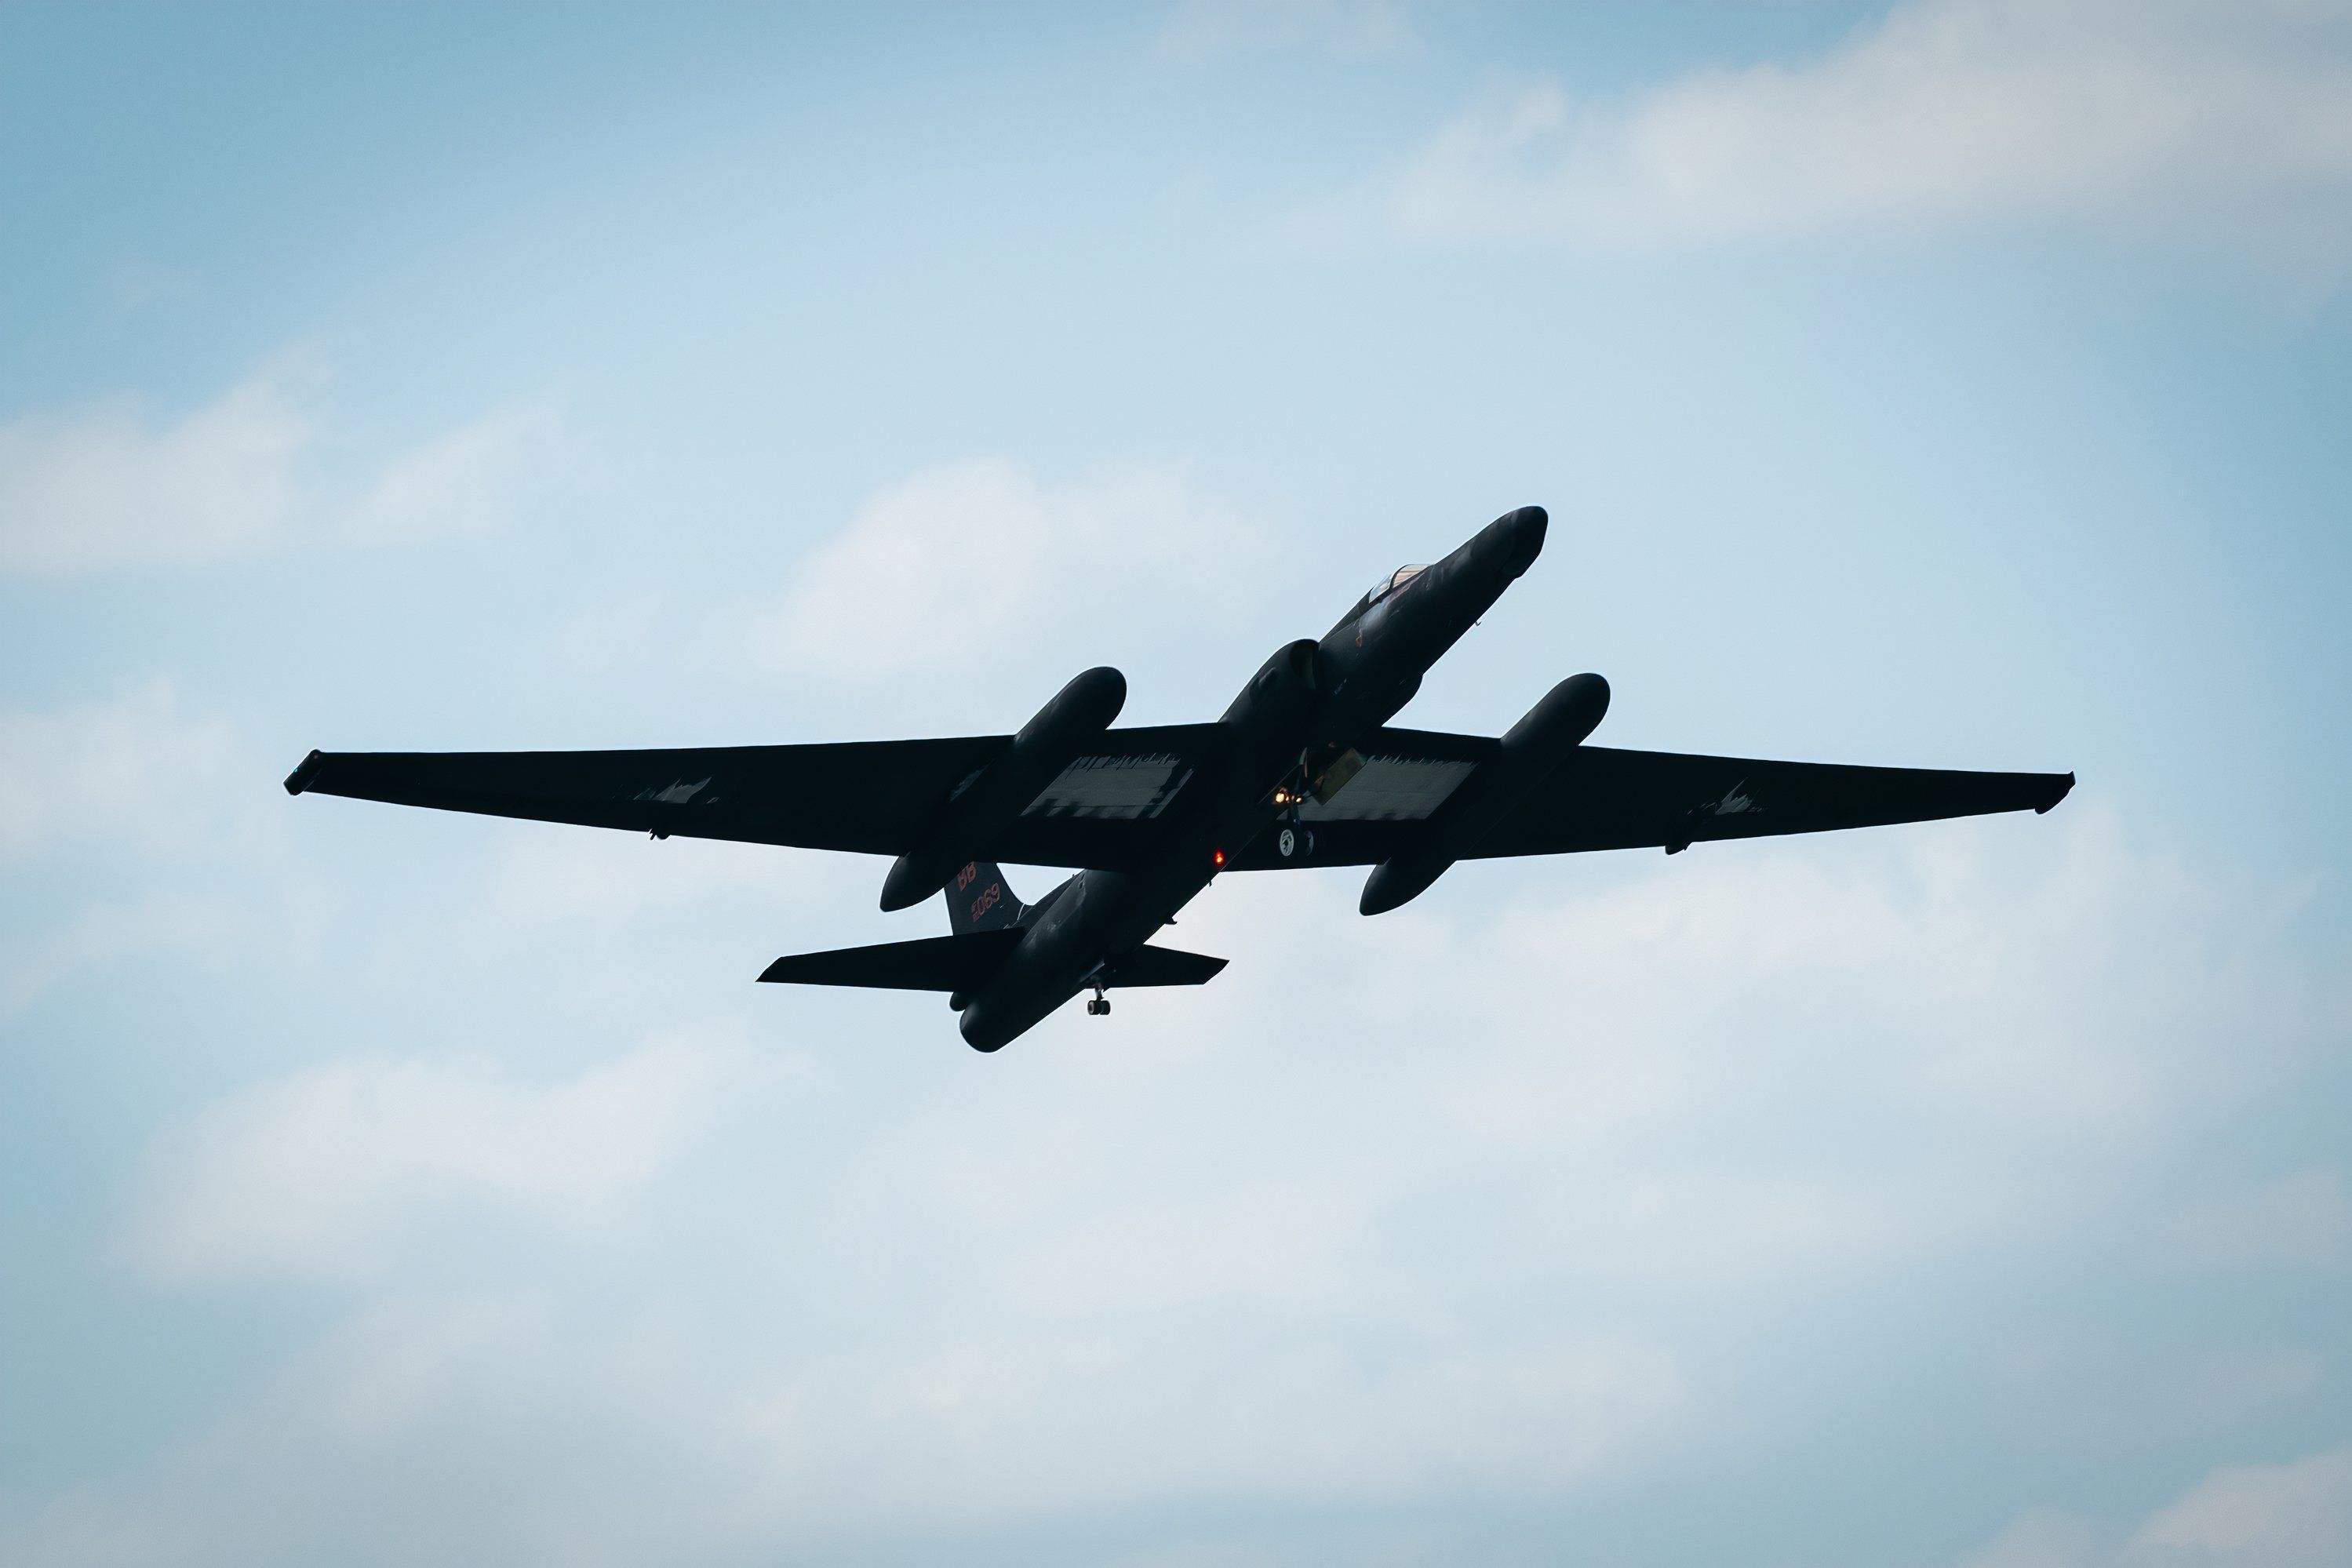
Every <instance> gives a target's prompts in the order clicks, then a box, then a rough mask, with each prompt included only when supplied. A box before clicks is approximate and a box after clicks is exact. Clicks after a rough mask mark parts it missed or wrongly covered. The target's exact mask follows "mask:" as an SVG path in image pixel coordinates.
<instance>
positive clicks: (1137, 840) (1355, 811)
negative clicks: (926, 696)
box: [286, 507, 2074, 1051]
mask: <svg viewBox="0 0 2352 1568" xmlns="http://www.w3.org/2000/svg"><path fill="white" fill-rule="evenodd" d="M1548 521H1549V520H1548V518H1547V517H1546V514H1545V512H1544V509H1543V508H1542V507H1519V508H1518V509H1517V510H1516V511H1512V512H1508V513H1506V514H1505V515H1503V516H1502V517H1497V518H1496V519H1495V521H1493V522H1492V523H1489V524H1488V525H1487V526H1486V528H1482V529H1480V530H1479V531H1478V532H1477V533H1476V534H1475V535H1474V536H1473V537H1472V538H1470V539H1468V540H1467V541H1466V542H1465V543H1464V544H1463V545H1462V546H1461V547H1460V548H1459V549H1455V550H1454V552H1453V553H1452V554H1451V555H1448V556H1446V557H1445V558H1444V559H1442V560H1439V561H1436V562H1434V563H1433V564H1430V565H1425V566H1406V567H1400V568H1399V569H1398V570H1395V571H1393V572H1391V573H1390V574H1389V575H1388V576H1386V577H1383V578H1381V580H1380V581H1379V582H1377V583H1376V584H1374V585H1373V587H1372V589H1371V591H1370V592H1368V593H1366V594H1365V595H1364V596H1363V597H1362V598H1360V599H1359V600H1357V601H1356V602H1355V603H1354V604H1353V605H1352V606H1350V607H1349V611H1348V612H1347V613H1346V614H1345V615H1342V616H1341V617H1340V618H1339V621H1338V622H1337V623H1336V624H1334V625H1333V626H1332V628H1331V630H1330V631H1328V632H1325V633H1324V634H1323V636H1322V637H1321V638H1320V639H1319V640H1318V639H1313V638H1301V639H1300V640H1298V641H1297V642H1294V643H1286V644H1285V645H1284V646H1283V647H1281V648H1279V649H1277V650H1276V652H1275V653H1274V656H1273V657H1271V658H1269V659H1268V660H1266V661H1265V664H1263V665H1262V666H1260V667H1259V669H1258V671H1257V673H1256V674H1254V675H1252V676H1251V677H1250V679H1249V683H1248V684H1247V685H1244V687H1243V688H1242V690H1241V693H1240V695H1237V696H1236V697H1234V701H1233V705H1232V706H1230V707H1228V708H1226V710H1225V712H1224V716H1223V717H1221V718H1219V719H1218V720H1217V721H1216V722H1215V723H1213V724H1178V725H1155V726H1149V727H1137V728H1128V729H1114V728H1112V727H1111V724H1112V721H1113V720H1114V719H1116V718H1117V717H1118V712H1119V709H1120V708H1121V707H1122V706H1124V705H1125V703H1126V700H1127V680H1126V677H1125V676H1123V675H1122V674H1119V672H1118V671H1117V670H1115V669H1111V668H1109V667H1108V666H1104V667H1099V668H1096V669H1091V670H1087V671H1086V672H1085V673H1084V674H1079V675H1078V676H1076V678H1074V679H1073V680H1071V681H1070V683H1069V684H1068V685H1066V686H1064V687H1063V688H1062V689H1061V691H1060V692H1058V693H1056V694H1055V696H1054V697H1053V699H1052V700H1051V701H1049V702H1047V703H1046V704H1045V706H1044V707H1042V708H1039V709H1038V710H1037V712H1036V715H1035V716H1034V717H1032V718H1031V719H1030V720H1029V722H1028V723H1027V724H1025V725H1024V726H1022V727H1021V729H1020V731H1019V732H1018V733H1017V734H1014V735H1010V736H1004V735H984V736H968V737H952V738H944V739H936V740H882V741H851V742H842V743H834V744H825V745H804V746H740V747H698V748H687V749H668V750H648V751H508V752H499V751H488V752H321V751H313V752H311V753H310V755H309V756H308V757H306V758H303V759H302V762H301V764H300V766H299V767H297V768H295V769H294V771H293V772H292V774H290V775H289V777H288V778H287V779H286V791H287V793H288V794H289V795H300V794H305V793H310V794H322V795H342V796H349V797H353V798H356V799H360V800H383V801H390V802H394V803H395V804H400V805H407V806H427V807H433V808H436V809H438V810H451V811H475V812H486V813H488V814H491V815H494V816H501V817H520V818H528V819H531V820H535V821H551V822H573V823H579V824H582V825H584V826H589V827H599V828H617V829H625V830H629V831H635V832H641V833H649V834H651V835H652V836H653V837H654V838H656V839H667V838H670V837H672V836H674V835H682V836H685V837H689V838H706V839H726V840H733V841H740V842H745V843H761V844H783V845H791V846H794V847H797V848H803V849H816V850H835V851H846V852H853V853H860V854H872V855H890V856H893V857H895V858H894V860H893V861H892V863H891V866H890V870H889V872H888V873H887V875H886V876H884V878H883V879H882V900H881V902H882V907H883V908H884V909H885V910H898V909H906V908H910V907H912V906H913V905H915V904H921V903H923V902H925V901H927V900H929V898H931V897H932V896H934V895H935V894H940V893H942V892H944V893H945V894H946V895H947V907H948V927H949V932H948V935H947V936H931V937H924V938H919V939H917V940H914V941H906V942H888V943H883V944H880V945H877V946H865V947H848V948H842V949H838V950H835V951H833V952H825V953H804V954H798V955H793V956H786V957H782V958H779V959H777V960H776V961H775V962H774V963H773V964H771V965H770V966H769V967H768V968H767V970H766V972H765V973H763V974H761V977H760V978H761V980H764V981H772V982H777V983H788V984H797V985H819V986H862V987H871V988H886V989H897V990H927V991H943V992H946V993H947V996H948V1005H949V1006H950V1008H951V1009H954V1010H955V1011H956V1012H957V1013H958V1014H959V1015H960V1017H959V1020H958V1027H959V1029H960V1030H961V1033H962V1035H963V1038H964V1040H965V1041H966V1042H967V1043H969V1044H970V1045H971V1047H972V1048H973V1049H974V1050H977V1051H997V1050H999V1049H1001V1048H1003V1046H1004V1045H1006V1044H1007V1043H1009V1042H1010V1041H1012V1040H1014V1039H1015V1038H1017V1037H1018V1036H1020V1035H1021V1034H1023V1033H1024V1032H1026V1031H1027V1030H1030V1029H1032V1028H1034V1026H1035V1025H1036V1024H1038V1023H1039V1022H1041V1021H1042V1020H1043V1019H1045V1017H1046V1016H1047V1015H1049V1014H1051V1013H1052V1012H1054V1011H1055V1009H1058V1008H1060V1007H1061V1006H1062V1004H1063V1003H1065V1002H1066V1001H1068V1000H1070V999H1071V998H1073V997H1076V996H1077V995H1078V994H1080V993H1081V992H1091V993H1092V996H1091V998H1089V999H1088V1001H1087V1012H1088V1013H1090V1014H1094V1015H1097V1016H1101V1015H1106V1014H1108V1012H1109V1011H1110V998H1109V996H1108V993H1109V992H1110V991H1111V990H1114V989H1118V988H1130V987H1144V986H1197V985H1202V984H1205V983H1206V982H1208V981H1209V980H1210V979H1211V978H1213V977H1214V976H1215V975H1216V974H1217V973H1218V971H1220V970H1221V969H1223V967H1225V962H1226V961H1225V960H1224V959H1223V958H1213V957H1209V956H1204V955H1202V954H1197V953H1183V952H1178V951H1176V950H1174V949H1172V948H1168V947H1161V946H1153V945H1152V943H1151V941H1150V938H1151V937H1152V936H1154V935H1155V934H1157V933H1158V932H1159V930H1160V927H1162V926H1163V925H1170V924H1172V923H1173V922H1174V920H1175V918H1176V915H1177V912H1178V911H1179V910H1181V909H1182V908H1183V907H1184V906H1185V905H1186V904H1189V903H1190V902H1191V901H1192V899H1193V897H1194V896H1196V895H1197V894H1200V893H1201V891H1202V889H1204V888H1205V887H1207V886H1208V885H1209V883H1211V882H1213V881H1214V880H1215V879H1216V878H1217V876H1218V875H1220V874H1221V873H1225V872H1242V871H1273V870H1285V869H1290V868H1294V867H1305V866H1355V865H1369V866H1370V867H1372V868H1373V870H1372V873H1371V875H1370V877H1369V878H1367V879H1366V881H1365V883H1364V888H1363V894H1362V896H1361V898H1360V901H1359V904H1358V907H1359V908H1360V911H1361V912H1362V913H1363V914H1365V915H1380V914H1383V913H1385V912H1387V911H1389V910H1392V909H1395V908H1397V907H1398V906H1399V905H1401V904H1405V903H1408V902H1410V901H1411V900H1412V899H1413V898H1415V897H1417V896H1418V895H1419V894H1422V893H1423V891H1425V890H1426V889H1427V888H1428V887H1429V886H1430V884H1431V883H1434V882H1435V881H1436V880H1437V879H1438V878H1439V877H1440V876H1442V875H1444V873H1445V872H1446V870H1447V869H1448V868H1449V867H1451V866H1453V865H1454V863H1455V862H1458V861H1464V860H1484V859H1491V858H1496V857H1501V856H1517V855H1550V854H1570V853H1578V852H1585V851H1591V850H1617V849H1635V848H1648V849H1661V848H1662V849H1664V851H1665V852H1666V853H1668V854H1670V855H1671V854H1679V853H1681V852H1683V851H1685V850H1686V849H1688V848H1689V847H1690V846H1691V845H1693V844H1695V843H1707V842H1713V841H1720V840H1726V839H1748V838H1760V837H1766V836H1769V835H1777V834H1783V833H1811V832H1822V831H1831V830H1834V829H1842V828H1859V827H1869V826H1878V825H1883V824H1887V823H1894V822H1916V821H1932V820H1935V819H1939V818H1946V817H1966V816H1976V815H1980V814H1983V813H1988V812H1994V811H2015V810H2029V809H2030V810H2033V811H2035V812H2037V813H2039V812H2044V811H2047V810H2050V809H2051V808H2052V807H2053V806H2055V805H2056V804H2057V803H2058V802H2059V801H2060V800H2063V799H2064V798H2065V796H2066V793H2067V791H2068V790H2070V789H2073V788H2074V775H2073V774H2072V773H1985V772H1955V771H1947V770H1939V769H1926V768H1869V767H1850V766H1843V765H1837V764H1829V763H1818V762H1769V761H1758V760H1751V759H1745V758H1727V757H1706V756H1691V755H1683V754H1678V753H1674V752H1658V751H1622V750H1615V749H1612V748H1609V747H1597V746H1589V745H1587V744H1585V742H1586V739H1587V737H1590V736H1591V733H1592V731H1593V730H1594V728H1595V727H1598V726H1599V725H1600V723H1601V716H1603V715H1604V714H1605V713H1606V712H1607V711H1608V708H1609V683H1608V682H1606V681H1605V680H1603V679H1601V676H1599V675H1597V674H1580V675H1571V676H1570V677H1569V678H1568V679H1566V680H1564V681H1561V682H1560V683H1559V685H1555V686H1554V687H1552V688H1551V690H1550V691H1549V692H1548V693H1546V694H1545V695H1544V696H1543V698H1542V700H1541V701H1539V702H1538V703H1537V704H1536V705H1535V706H1533V707H1532V708H1529V709H1528V712H1527V715H1526V716H1524V717H1522V718H1521V719H1520V720H1519V721H1518V722H1517V724H1515V725H1513V726H1512V727H1510V729H1509V730H1508V731H1507V732H1506V733H1505V734H1504V735H1502V736H1500V737H1494V738H1489V737H1484V736H1474V735H1454V734H1448V733H1445V732H1443V731H1436V730H1420V729H1402V728H1394V727H1391V726H1390V725H1389V723H1388V721H1389V720H1390V719H1391V717H1393V716H1395V715H1396V713H1397V711H1398V710H1399V709H1400V708H1402V707H1403V706H1404V705H1405V704H1406V703H1408V702H1410V701H1411V700H1412V696H1413V694H1414V693H1415V692H1416V691H1418V690H1419V689H1420V687H1421V682H1422V677H1423V674H1426V673H1427V671H1428V670H1429V669H1430V667H1431V666H1432V665H1433V664H1435V663H1436V662H1437V660H1438V659H1439V658H1440V657H1441V656H1442V655H1444V653H1445V652H1446V651H1447V650H1448V649H1450V648H1452V647H1453V646H1454V643H1456V642H1458V641H1459V640H1460V639H1461V637H1462V636H1463V634H1464V633H1465V632H1467V631H1468V630H1469V629H1470V627H1471V625H1472V624H1473V623H1474V622H1476V621H1477V620H1478V618H1479V617H1480V616H1482V615H1483V614H1485V613H1486V611H1487V610H1488V609H1489V608H1491V607H1492V606H1493V605H1494V603H1495V602H1496V600H1497V599H1499V598H1500V597H1501V596H1502V593H1503V591H1504V590H1506V589H1507V588H1508V587H1509V586H1510V585H1511V584H1512V583H1513V582H1515V581H1516V580H1518V578H1519V577H1520V575H1521V574H1523V573H1524V572H1526V571H1527V570H1528V567H1530V566H1531V565H1533V564H1534V562H1535V559H1536V557H1537V555H1538V552H1540V551H1541V550H1542V549H1543V543H1544V534H1545V530H1546V528H1547V527H1548ZM1008 861H1009V862H1013V863H1015V864H1023V865H1046V866H1058V867H1067V868H1071V869H1072V870H1073V871H1074V872H1075V874H1074V875H1072V876H1070V877H1069V878H1068V879H1067V880H1066V881H1064V882H1063V883H1061V884H1060V885H1058V886H1056V887H1055V889H1054V890H1053V891H1052V892H1050V893H1048V894H1045V896H1044V897H1043V898H1040V899H1039V900H1038V901H1037V902H1036V903H1034V904H1028V903H1024V902H1023V901H1022V900H1021V899H1020V898H1019V897H1017V896H1015V895H1014V894H1013V890H1012V887H1011V885H1010V884H1009V883H1007V882H1006V881H1005V878H1004V873H1003V871H1002V870H1001V869H999V862H1008Z"/></svg>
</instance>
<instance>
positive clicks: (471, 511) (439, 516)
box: [349, 402, 563, 541]
mask: <svg viewBox="0 0 2352 1568" xmlns="http://www.w3.org/2000/svg"><path fill="white" fill-rule="evenodd" d="M562 452H563V427H562V421H561V420H560V419H559V418H558V417H557V415H556V413H555V410H554V408H553V407H552V406H551V405H550V404H547V403H544V402H523V403H509V404H508V405H506V406H505V407H502V408H494V409H492V410H490V412H489V413H486V414H483V415H482V416H481V417H480V418H478V419H476V420H474V421H472V422H471V423H467V424H461V425H459V426H457V428H456V429H454V430H450V431H446V432H445V433H443V434H439V435H436V436H434V437H432V438H431V439H429V440H427V441H425V442H424V443H423V444H419V445H417V446H415V447H412V448H411V449H409V450H408V451H406V452H403V453H399V454H396V455H394V456H393V457H392V458H391V459H390V460H389V461H387V462H386V463H385V464H384V465H383V467H382V469H381V470H380V471H379V472H378V473H377V474H376V476H375V478H374V480H373V482H371V483H370V484H369V486H368V487H367V490H366V492H365V493H364V494H363V495H362V496H361V497H359V499H358V500H357V501H356V502H355V503H354V504H353V505H352V508H351V512H350V518H349V528H350V531H351V533H352V536H353V537H354V538H360V539H362V540H368V541H379V540H396V539H413V538H432V537H435V536H438V535H444V534H462V533H487V532H488V531H490V530H491V529H493V528H499V526H501V525H502V524H504V523H505V522H506V520H507V519H508V517H510V516H511V515H512V514H513V511H514V507H515V504H516V500H517V497H520V496H523V495H525V494H528V493H529V492H530V489H531V488H532V487H533V486H536V485H539V484H541V482H542V481H543V480H544V478H545V476H546V474H547V472H548V470H549V468H550V466H551V465H552V464H553V463H554V462H555V461H556V460H557V459H558V458H559V457H560V456H561V455H562Z"/></svg>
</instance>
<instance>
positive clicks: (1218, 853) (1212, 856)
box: [1209, 850, 1225, 865]
mask: <svg viewBox="0 0 2352 1568" xmlns="http://www.w3.org/2000/svg"><path fill="white" fill-rule="evenodd" d="M1209 863H1210V864H1211V865H1223V864H1224V863H1225V852H1224V851H1223V850H1212V851H1210V852H1209Z"/></svg>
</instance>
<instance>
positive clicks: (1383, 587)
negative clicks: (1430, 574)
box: [1364, 565, 1429, 609]
mask: <svg viewBox="0 0 2352 1568" xmlns="http://www.w3.org/2000/svg"><path fill="white" fill-rule="evenodd" d="M1427 570H1429V568H1428V567H1427V566H1426V565H1423V566H1401V567H1399V568H1397V569H1396V570H1394V571H1392V572H1391V573H1390V574H1389V575H1388V576H1386V577H1384V578H1382V579H1381V580H1380V581H1378V582H1376V583H1374V584H1372V591H1371V592H1370V593H1368V594H1366V595H1365V596H1364V603H1365V607H1366V608H1367V609H1369V608H1370V607H1371V606H1372V605H1375V604H1378V603H1379V602H1380V601H1381V600H1383V599H1386V598H1387V597H1388V596H1389V595H1390V594H1391V593H1394V592H1395V591H1397V590H1398V589H1400V588H1402V587H1403V586H1404V585H1405V584H1406V583H1408V582H1411V581H1412V580H1413V579H1414V578H1416V577H1419V576H1420V575H1421V574H1422V573H1423V572H1424V571H1427Z"/></svg>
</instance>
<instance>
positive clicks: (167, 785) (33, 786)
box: [0, 682, 240, 861]
mask: <svg viewBox="0 0 2352 1568" xmlns="http://www.w3.org/2000/svg"><path fill="white" fill-rule="evenodd" d="M239 760H240V758H239V756H238V752H237V747H236V738H235V736H234V734H233V732H232V730H231V729H230V727H229V726H228V725H227V724H226V723H225V722H223V721H221V720H219V719H217V718H213V717H208V716H200V715H196V714H194V713H191V712H190V711H189V710H188V708H187V706H186V705H185V704H184V703H183V702H182V701H181V700H180V698H179V696H178V695H177V693H176V692H175V691H174V690H173V688H172V686H171V685H168V684H165V683H162V682H156V683H151V684H149V685H145V686H143V687H142V688H140V689H138V690H136V691H133V692H131V693H128V694H126V695H122V696H121V697H117V698H114V699H112V700H110V701H105V702H100V703H83V704H76V705H72V706H66V707H61V708H57V709H51V710H46V711H45V710H41V709H31V708H16V709H12V710H5V711H0V800H6V801H7V802H8V810H6V811H5V812H0V861H25V860H31V859H35V858H37V857H44V856H48V855H52V854H55V853H57V852H60V851H64V850H71V849H80V848H84V847H87V846H89V845H90V844H92V843H103V844H105V845H108V846H112V847H121V846H125V845H135V846H138V847H139V848H141V849H142V850H148V851H156V852H163V853H166V854H188V853H193V852H202V851H204V850H205V849H207V848H215V849H216V848H219V847H222V846H221V845H220V842H219V833H220V821H219V818H218V808H219V806H220V804H221V796H222V793H223V790H224V789H225V788H226V787H229V786H230V785H231V783H232V780H231V777H230V776H231V775H232V774H233V773H234V772H235V771H236V767H237V764H238V762H239Z"/></svg>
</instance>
